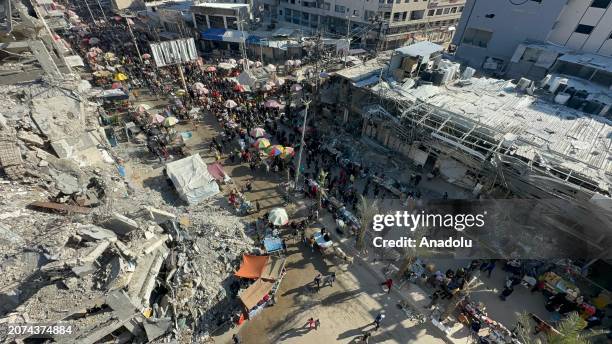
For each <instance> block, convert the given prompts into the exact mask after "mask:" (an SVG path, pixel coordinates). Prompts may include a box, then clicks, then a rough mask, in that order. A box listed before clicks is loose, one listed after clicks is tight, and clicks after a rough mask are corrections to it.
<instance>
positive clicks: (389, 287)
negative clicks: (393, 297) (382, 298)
mask: <svg viewBox="0 0 612 344" xmlns="http://www.w3.org/2000/svg"><path fill="white" fill-rule="evenodd" d="M380 285H384V286H387V294H389V293H391V287H393V279H392V278H388V279H387V280H386V281H384V282H382V283H381V284H380Z"/></svg>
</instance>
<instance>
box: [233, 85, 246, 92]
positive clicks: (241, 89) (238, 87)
mask: <svg viewBox="0 0 612 344" xmlns="http://www.w3.org/2000/svg"><path fill="white" fill-rule="evenodd" d="M233 89H234V92H238V93H242V92H244V86H242V85H240V84H236V85H235V86H234V88H233Z"/></svg>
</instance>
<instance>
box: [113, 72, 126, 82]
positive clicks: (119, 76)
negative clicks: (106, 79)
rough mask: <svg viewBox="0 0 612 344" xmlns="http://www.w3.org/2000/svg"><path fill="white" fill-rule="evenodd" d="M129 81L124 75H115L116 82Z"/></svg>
mask: <svg viewBox="0 0 612 344" xmlns="http://www.w3.org/2000/svg"><path fill="white" fill-rule="evenodd" d="M127 79H128V77H127V75H125V74H123V73H117V74H115V77H114V80H115V81H125V80H127Z"/></svg>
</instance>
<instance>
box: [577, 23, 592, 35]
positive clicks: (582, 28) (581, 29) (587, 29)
mask: <svg viewBox="0 0 612 344" xmlns="http://www.w3.org/2000/svg"><path fill="white" fill-rule="evenodd" d="M594 28H595V27H594V26H591V25H584V24H580V25H578V27H577V28H576V31H574V32H577V33H583V34H585V35H590V34H591V32H593V29H594Z"/></svg>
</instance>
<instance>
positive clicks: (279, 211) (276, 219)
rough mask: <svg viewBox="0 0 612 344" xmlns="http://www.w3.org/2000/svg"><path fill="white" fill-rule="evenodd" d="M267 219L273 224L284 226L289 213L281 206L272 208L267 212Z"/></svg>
mask: <svg viewBox="0 0 612 344" xmlns="http://www.w3.org/2000/svg"><path fill="white" fill-rule="evenodd" d="M268 220H269V221H270V223H271V224H273V225H275V226H284V225H286V224H287V223H289V215H287V211H285V209H283V208H274V209H272V210H270V213H269V214H268Z"/></svg>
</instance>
